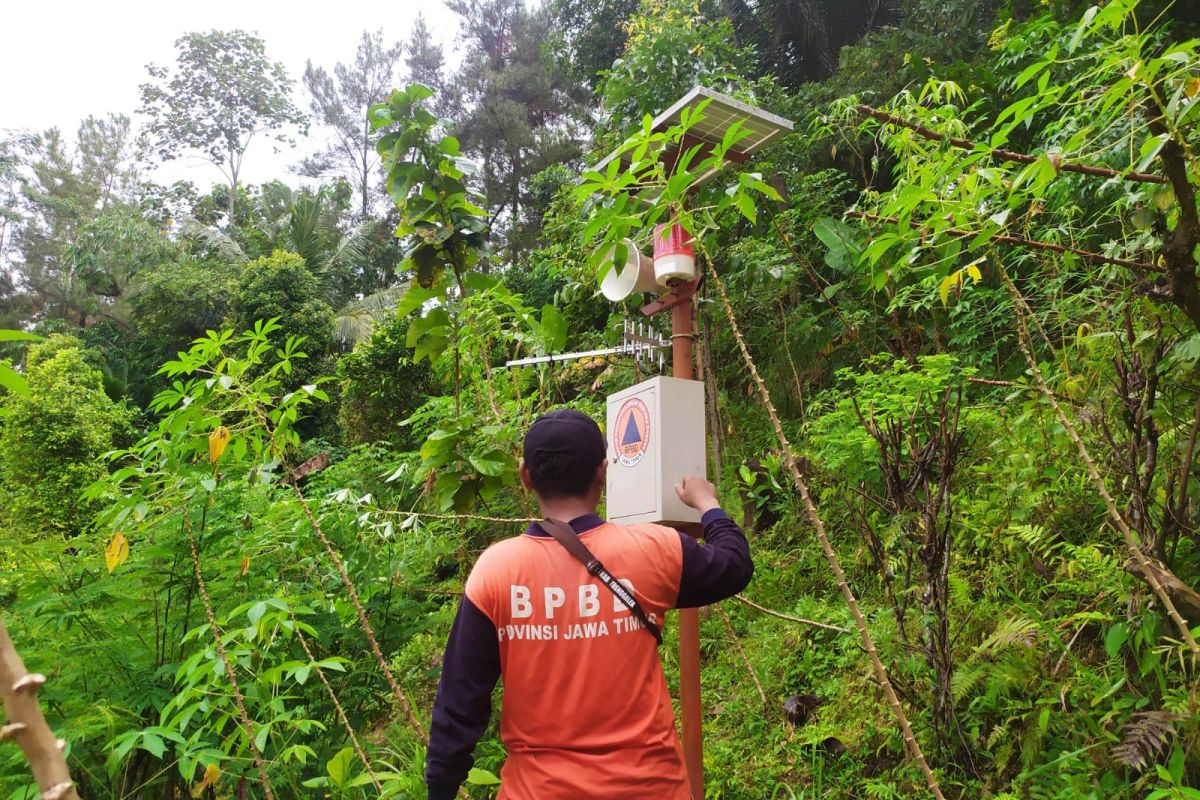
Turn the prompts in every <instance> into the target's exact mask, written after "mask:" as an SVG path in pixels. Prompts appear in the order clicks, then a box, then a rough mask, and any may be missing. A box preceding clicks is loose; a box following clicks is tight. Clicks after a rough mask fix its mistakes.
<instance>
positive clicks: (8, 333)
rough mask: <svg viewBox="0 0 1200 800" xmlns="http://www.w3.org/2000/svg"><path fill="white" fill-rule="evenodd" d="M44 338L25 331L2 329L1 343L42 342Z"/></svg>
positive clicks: (0, 331) (0, 333)
mask: <svg viewBox="0 0 1200 800" xmlns="http://www.w3.org/2000/svg"><path fill="white" fill-rule="evenodd" d="M41 340H42V337H40V336H37V335H35V334H32V333H26V332H25V331H13V330H8V329H0V342H40V341H41Z"/></svg>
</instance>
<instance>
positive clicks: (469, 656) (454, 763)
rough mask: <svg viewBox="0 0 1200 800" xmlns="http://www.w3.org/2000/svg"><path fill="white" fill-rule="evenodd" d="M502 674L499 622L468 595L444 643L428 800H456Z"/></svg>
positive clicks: (427, 778)
mask: <svg viewBox="0 0 1200 800" xmlns="http://www.w3.org/2000/svg"><path fill="white" fill-rule="evenodd" d="M499 678H500V645H499V640H498V639H497V638H496V626H495V625H493V624H492V621H491V620H490V619H488V618H487V615H486V614H484V613H483V612H482V611H480V610H479V609H478V608H477V607H476V606H475V604H474V603H472V602H471V601H470V600H469V599H468V598H467V597H465V596H464V597H463V599H462V602H460V603H459V606H458V614H457V615H456V616H455V618H454V626H453V627H452V628H451V629H450V639H449V641H447V642H446V655H445V658H444V660H443V663H442V679H441V681H440V682H439V683H438V690H437V699H435V700H434V702H433V721H432V722H431V723H430V726H429V750H428V752H427V754H426V757H425V783H426V785H427V786H428V787H429V800H453V798H454V795H455V793H456V792H457V791H458V787H459V786H461V785H462V782H463V781H464V780H466V778H467V773H468V772H469V771H470V769H471V765H472V764H473V763H474V757H473V756H472V753H473V752H474V750H475V744H476V743H477V742H478V741H479V737H481V736H483V732H484V731H485V730H486V729H487V725H488V720H489V719H490V718H491V713H492V690H493V689H494V688H496V681H497V680H499Z"/></svg>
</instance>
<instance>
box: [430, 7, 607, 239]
mask: <svg viewBox="0 0 1200 800" xmlns="http://www.w3.org/2000/svg"><path fill="white" fill-rule="evenodd" d="M449 7H450V8H451V9H452V10H453V11H455V12H457V13H458V14H459V15H460V16H461V17H462V18H463V22H464V25H465V36H466V39H467V43H468V47H467V52H466V54H465V55H464V57H463V65H462V68H461V69H460V70H459V72H458V73H457V74H456V75H455V77H454V81H453V88H452V90H451V91H452V92H453V93H456V94H457V95H459V96H460V97H461V98H462V105H463V106H465V107H466V108H467V110H465V111H464V113H463V117H462V121H461V124H460V125H459V127H458V137H459V139H460V140H461V142H462V145H463V151H464V152H466V153H468V154H470V155H472V156H473V157H475V158H476V159H477V160H478V161H479V162H480V163H481V165H482V169H481V171H480V175H479V178H478V180H479V181H480V183H481V188H482V190H483V194H484V196H485V197H486V198H487V201H488V202H487V204H488V211H489V213H490V217H491V221H492V222H496V221H498V220H504V221H506V222H507V225H503V226H501V225H493V230H494V231H503V232H504V234H505V238H506V239H507V241H506V242H505V243H504V244H506V245H507V249H508V259H509V261H510V263H515V262H516V261H517V259H518V258H519V257H520V256H521V255H522V254H523V253H524V252H525V250H526V249H527V248H528V245H529V242H528V238H529V237H527V236H525V235H524V231H523V227H522V225H521V212H522V209H523V208H524V207H525V204H526V201H527V200H528V188H527V183H528V179H529V178H530V177H531V176H533V175H536V174H537V173H539V172H541V171H542V170H543V169H545V168H546V167H548V166H550V165H551V164H556V163H563V162H570V161H572V160H574V159H576V158H578V157H579V153H580V144H579V142H580V139H581V136H582V131H581V130H579V128H578V123H579V121H580V119H581V118H582V115H583V107H582V106H581V104H580V103H579V98H578V97H577V96H576V95H577V93H578V87H577V86H576V85H575V84H573V83H572V81H571V80H570V79H569V78H568V76H567V75H565V74H564V73H562V72H560V71H557V70H555V69H553V68H552V65H551V63H550V60H549V58H548V57H547V56H546V55H545V54H544V52H543V49H542V42H544V41H545V40H546V38H547V37H548V36H549V35H550V21H551V18H550V15H549V13H548V12H547V11H545V10H544V9H539V10H535V11H530V10H528V9H526V8H525V5H524V4H523V3H521V2H519V0H453V2H450V3H449Z"/></svg>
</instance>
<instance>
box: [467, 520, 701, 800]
mask: <svg viewBox="0 0 1200 800" xmlns="http://www.w3.org/2000/svg"><path fill="white" fill-rule="evenodd" d="M579 538H580V540H581V541H582V542H583V543H584V544H585V545H586V546H587V548H588V549H589V550H591V551H592V553H593V554H594V555H595V556H596V558H598V559H599V560H600V561H601V562H602V563H603V564H604V566H605V567H606V568H607V569H608V571H609V572H610V573H612V575H613V576H615V577H617V578H619V579H621V580H622V581H626V582H627V585H630V584H631V585H632V589H633V592H634V594H635V596H636V597H637V600H638V602H639V603H640V604H641V605H642V607H643V608H644V609H645V610H646V613H647V614H648V615H650V618H651V619H652V620H653V621H655V622H656V623H657V624H659V625H661V624H662V620H663V617H664V614H665V612H666V611H667V609H669V608H673V607H674V606H675V603H676V599H677V598H678V595H679V587H680V576H681V572H682V568H683V548H682V545H681V543H680V538H679V533H678V532H676V531H675V530H672V529H671V528H666V527H663V526H661V525H616V524H613V523H608V522H606V523H604V524H602V525H599V526H598V527H595V528H592V529H590V530H587V531H584V532H583V533H581V534H579ZM466 594H467V598H468V599H469V600H470V601H471V603H473V604H474V605H475V606H476V607H477V608H478V609H479V610H480V611H481V612H482V613H483V614H484V615H486V616H487V618H488V619H490V620H491V622H492V624H493V625H495V628H496V635H497V638H498V640H499V650H500V668H501V675H502V680H503V682H504V704H503V707H502V709H501V713H500V734H501V738H502V739H503V741H504V744H505V745H506V747H507V749H508V760H507V761H506V762H505V764H504V767H503V769H502V770H501V773H500V777H501V789H500V795H499V800H579V799H580V798H593V799H594V800H606V799H607V798H613V800H616V799H617V798H620V799H621V800H639V798H646V799H647V800H649V799H650V798H653V800H689V798H690V797H691V793H690V791H689V789H688V784H687V775H686V772H685V770H684V765H683V756H682V752H681V750H680V746H679V737H678V735H677V734H676V731H675V716H674V712H673V710H672V706H671V697H670V694H669V693H668V691H667V683H666V678H665V677H664V675H663V670H662V664H661V662H660V661H659V656H658V650H657V648H656V647H655V642H654V638H653V637H652V636H651V635H650V634H649V633H648V632H646V631H644V630H641V626H640V623H639V622H638V620H637V619H636V618H635V617H634V616H633V614H632V613H631V612H630V611H629V609H627V608H625V606H624V605H622V604H621V602H620V601H619V600H617V598H616V597H615V596H614V595H613V594H612V592H611V591H610V590H609V589H608V587H606V586H605V585H604V584H602V583H601V582H600V581H599V580H598V579H596V578H594V577H592V576H591V575H589V574H588V572H587V570H586V569H585V568H584V566H583V565H582V564H580V563H579V562H578V561H576V560H575V559H574V558H573V557H572V556H571V554H570V553H568V552H567V551H566V550H565V549H564V548H563V547H562V545H560V544H559V543H558V542H557V541H555V540H554V539H553V538H550V537H541V536H531V535H528V534H525V535H521V536H516V537H514V538H511V539H506V540H504V541H502V542H499V543H497V544H495V545H493V546H492V547H490V548H488V550H487V551H486V552H484V554H483V555H482V556H480V558H479V561H478V562H477V563H476V565H475V568H474V570H472V572H471V576H470V578H469V579H468V580H467V587H466Z"/></svg>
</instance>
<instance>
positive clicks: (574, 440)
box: [524, 408, 607, 497]
mask: <svg viewBox="0 0 1200 800" xmlns="http://www.w3.org/2000/svg"><path fill="white" fill-rule="evenodd" d="M606 450H607V448H606V446H605V443H604V434H602V433H601V432H600V426H599V425H597V424H596V421H595V420H594V419H592V418H591V417H589V416H588V415H587V414H584V413H583V412H581V411H576V410H575V409H573V408H562V409H558V410H556V411H551V412H550V413H548V414H544V415H542V416H540V417H538V418H537V419H536V420H534V422H533V424H532V425H530V426H529V431H528V432H527V433H526V434H525V452H524V457H525V466H526V467H528V469H529V474H530V478H531V480H532V483H533V488H534V490H535V491H536V492H537V493H538V494H539V495H541V496H542V497H579V496H582V495H586V494H587V492H588V489H589V487H590V486H591V484H592V480H593V478H595V476H596V468H597V467H599V466H600V464H601V462H603V461H604V459H605V457H606V456H607V452H606Z"/></svg>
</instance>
